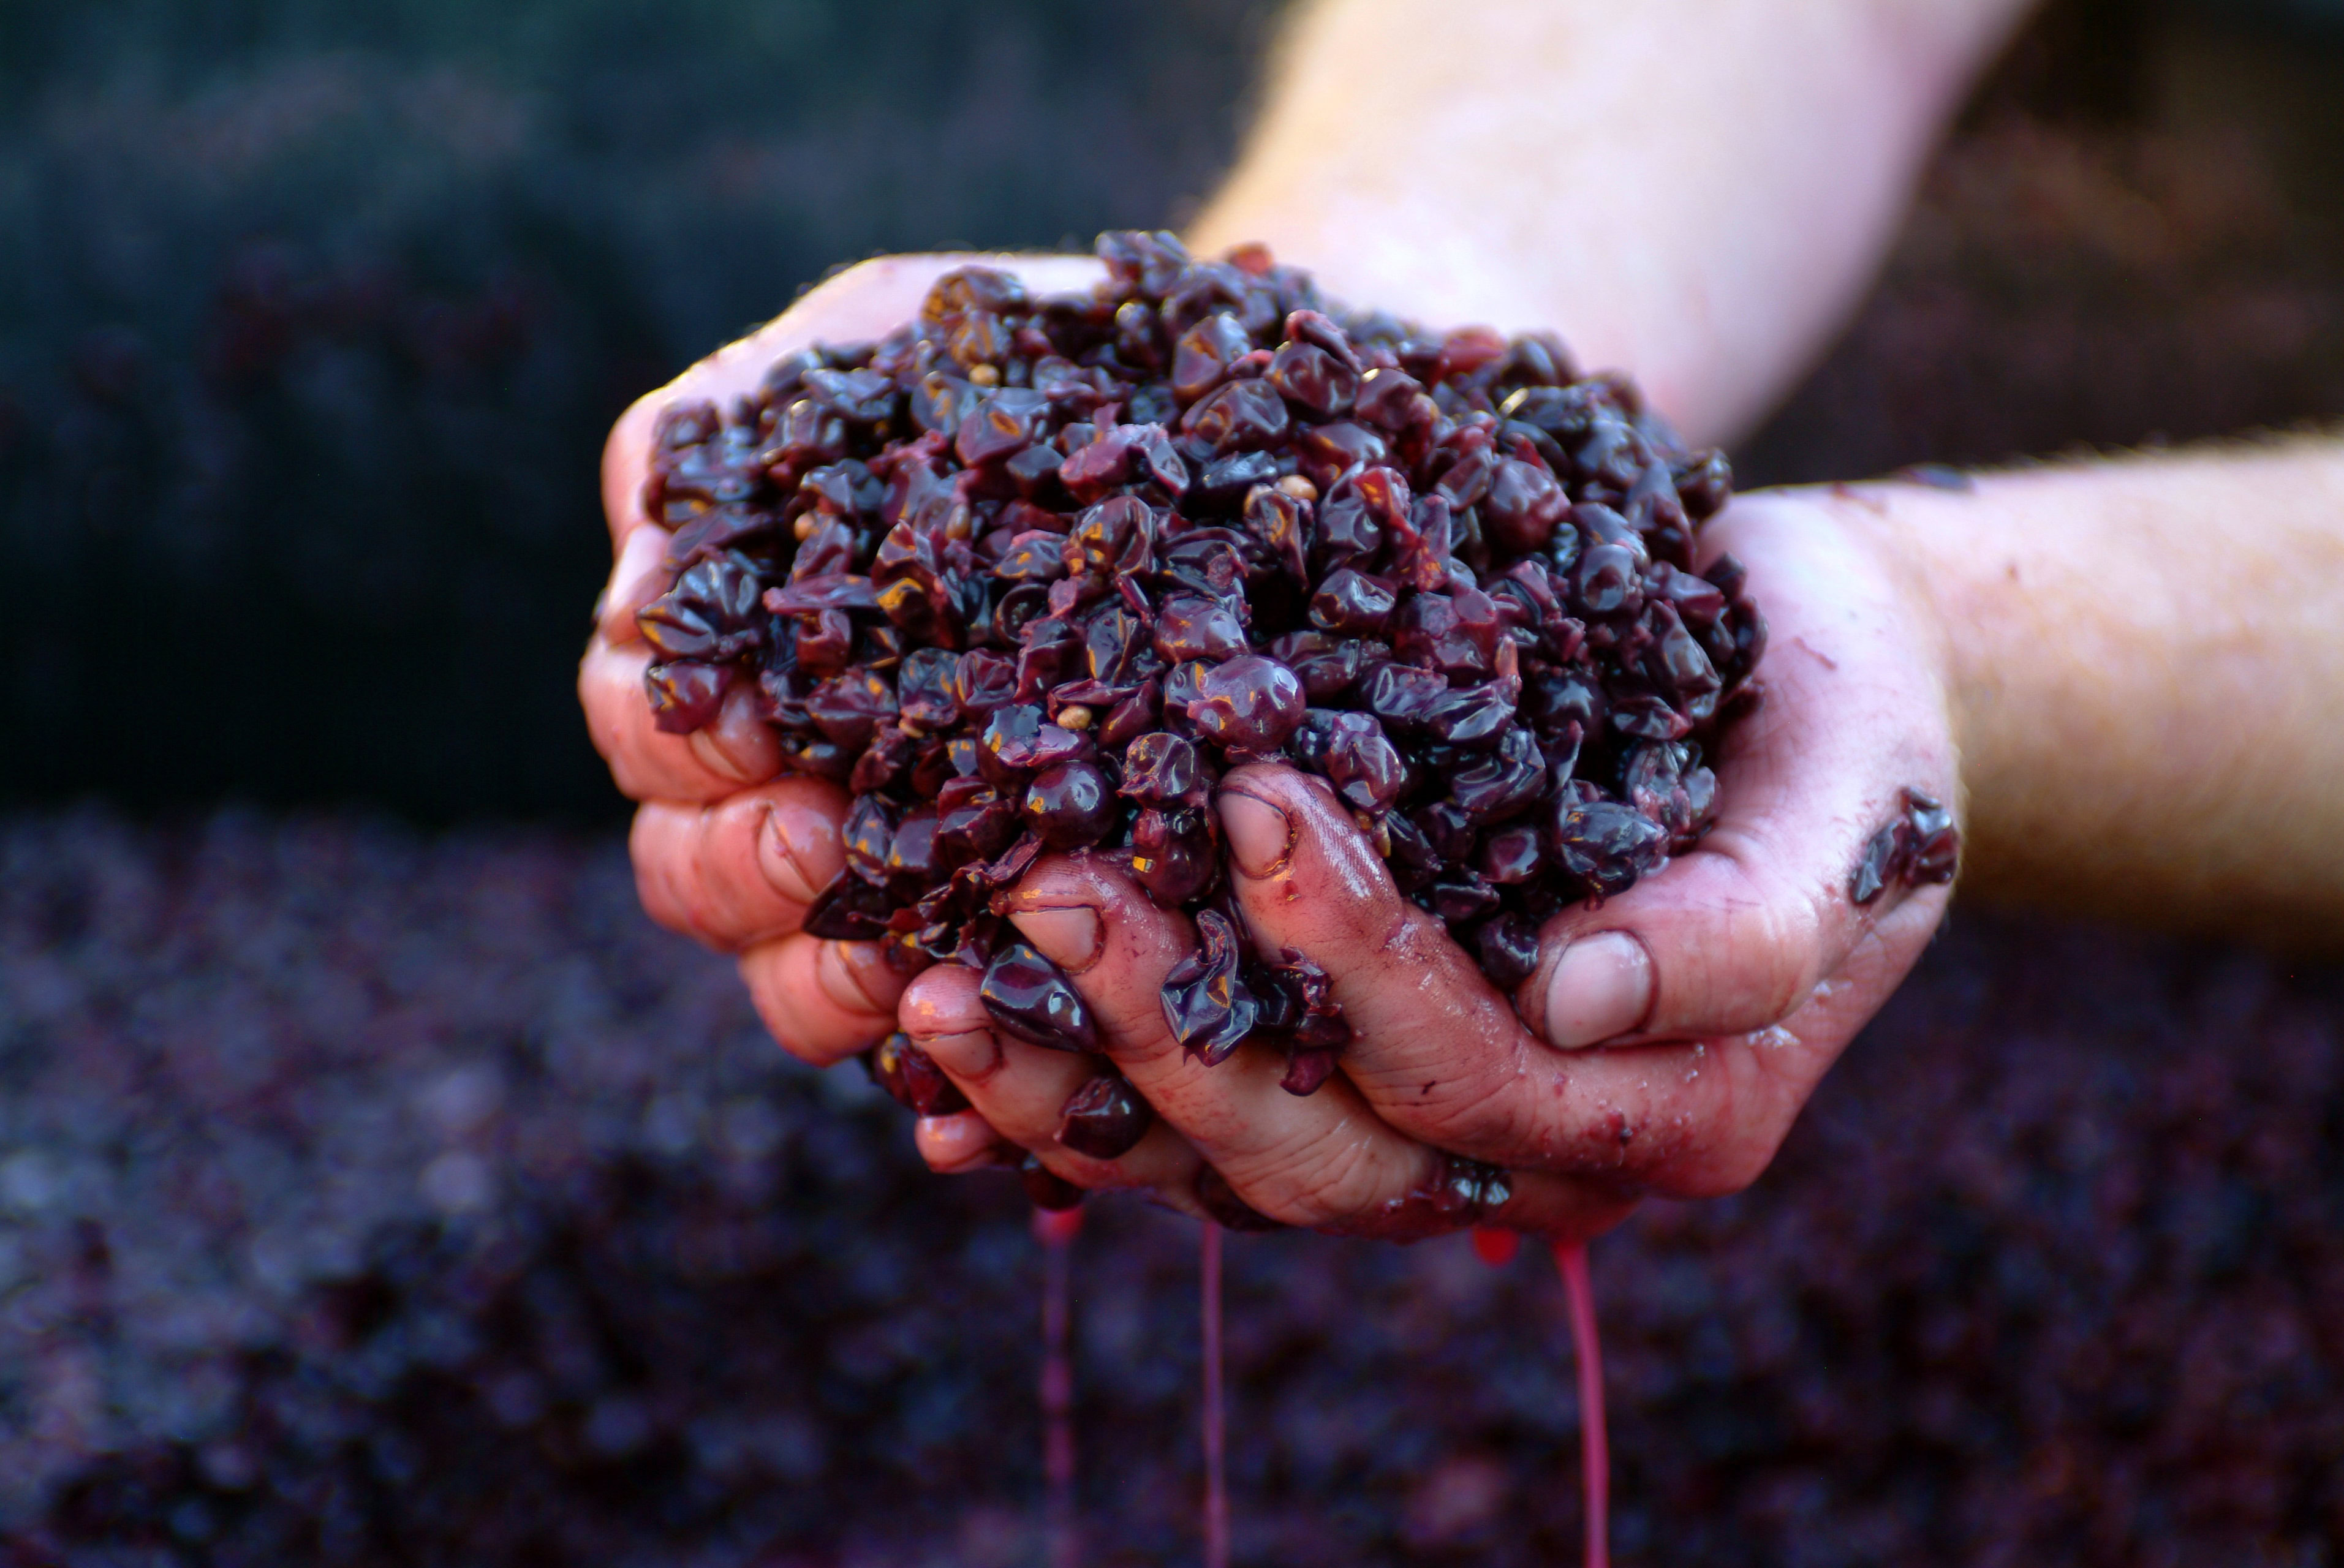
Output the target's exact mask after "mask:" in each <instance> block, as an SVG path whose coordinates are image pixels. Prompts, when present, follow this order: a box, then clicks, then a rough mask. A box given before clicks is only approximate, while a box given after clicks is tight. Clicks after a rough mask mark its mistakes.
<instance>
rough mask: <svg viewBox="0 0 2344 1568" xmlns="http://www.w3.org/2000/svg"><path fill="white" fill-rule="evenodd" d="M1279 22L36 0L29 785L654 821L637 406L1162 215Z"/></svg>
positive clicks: (21, 101) (10, 633) (1204, 163)
mask: <svg viewBox="0 0 2344 1568" xmlns="http://www.w3.org/2000/svg"><path fill="white" fill-rule="evenodd" d="M1269 9H1270V7H1269V5H1268V0H1163V3H1152V4H1148V5H1127V4H1114V5H1095V4H1084V3H1078V0H995V3H992V4H988V5H982V6H972V5H961V4H957V3H955V0H869V3H866V4H859V5H847V4H839V3H836V0H659V3H656V4H654V3H651V0H514V3H500V4H496V5H470V4H464V3H462V0H382V3H371V4H363V5H350V4H348V3H346V0H231V3H228V4H219V5H180V4H174V3H171V0H143V3H142V0H89V3H86V4H80V3H77V4H74V5H45V4H33V3H30V0H25V3H14V0H11V3H7V4H0V578H5V580H6V582H7V583H8V584H9V594H10V605H9V613H8V615H7V616H6V618H5V629H0V663H5V675H0V730H5V732H6V733H8V734H10V735H12V736H14V737H16V738H17V739H18V744H17V745H16V746H15V747H14V748H13V749H12V752H13V754H12V757H11V759H10V764H9V766H8V768H7V769H5V774H0V791H5V794H0V799H17V800H24V799H56V798H60V797H66V796H71V795H75V794H78V793H83V792H88V791H98V792H103V793H105V794H106V795H108V796H111V797H113V798H115V799H119V800H122V801H125V802H127V803H130V804H133V805H136V806H141V807H152V806H157V805H169V804H177V803H185V802H193V801H203V800H207V799H217V798H220V797H222V796H241V797H246V798H250V799H259V800H263V801H290V800H321V799H366V800H372V801H377V802H386V803H389V804H391V805H394V806H396V807H398V808H399V809H403V810H405V811H408V812H409V813H411V814H415V815H418V816H421V817H424V818H427V819H430V818H445V817H449V816H453V815H459V814H470V813H483V812H486V813H510V812H516V811H519V812H535V813H545V812H560V813H571V814H581V813H582V814H588V815H599V816H604V817H607V816H610V815H611V814H613V812H614V810H615V809H616V807H617V804H618V802H617V800H616V798H615V797H614V796H613V794H612V793H611V789H610V788H609V785H608V782H607V779H605V777H604V775H603V773H602V771H601V767H600V765H599V764H598V763H597V762H596V761H595V759H594V758H593V756H592V754H591V750H590V749H588V747H587V745H586V742H585V739H584V735H583V731H582V729H581V725H580V723H579V720H578V715H577V709H576V705H575V703H574V701H573V700H572V699H571V697H570V695H569V689H570V683H571V672H572V669H573V667H574V664H575V661H576V657H577V653H578V650H579V648H580V647H581V645H582V641H583V638H584V632H585V625H586V617H587V611H588V608H589V607H590V606H591V602H592V599H593V596H594V593H595V590H596V588H598V587H599V586H600V582H601V575H602V572H603V570H604V569H605V566H606V562H607V556H606V553H605V551H606V546H605V544H604V541H603V538H602V534H601V527H600V525H599V522H598V518H599V516H600V509H599V503H598V498H597V492H596V488H595V464H596V460H597V457H598V456H599V453H600V450H601V439H602V436H603V433H604V431H605V430H606V428H607V427H608V426H609V424H610V421H611V419H612V418H613V417H616V415H617V414H618V412H619V411H620V409H621V408H622V407H624V406H625V405H626V403H627V402H628V401H629V400H631V398H632V397H635V396H637V395H638V394H640V393H642V392H643V391H646V390H648V389H649V388H651V387H653V386H655V385H657V384H658V383H660V382H661V381H663V380H665V379H666V378H667V377H670V376H672V375H673V374H674V373H675V372H677V371H678V370H680V369H681V368H682V367H684V366H685V365H686V364H688V363H690V362H691V361H692V359H693V358H696V357H698V356H700V355H701V354H703V353H705V352H707V351H708V350H709V349H711V348H712V347H715V346H716V345H717V344H719V343H721V342H722V341H724V340H725V339H727V338H729V337H732V336H733V335H734V334H735V333H737V332H738V331H739V330H740V329H741V328H743V327H745V326H747V325H749V324H751V323H753V322H755V321H759V320H763V319H764V318H765V317H770V316H772V315H773V314H774V313H775V312H776V311H778V310H779V309H780V308H781V307H783V306H785V305H786V304H787V303H788V302H789V300H790V299H791V297H793V294H794V293H795V292H796V291H797V290H798V289H799V288H801V287H803V286H804V285H805V284H807V283H809V282H811V281H813V279H815V278H817V277H819V276H821V275H822V274H823V272H824V271H825V270H826V269H828V268H830V267H832V266H835V265H837V264H839V263H841V262H844V261H851V260H853V259H855V258H857V257H860V256H866V255H870V254H873V253H874V252H879V251H884V250H891V249H901V248H909V247H927V246H943V245H951V244H965V245H973V246H1054V245H1058V244H1061V243H1066V242H1068V241H1074V240H1086V236H1088V235H1090V234H1091V233H1093V232H1095V231H1096V229H1098V228H1100V227H1103V226H1110V225H1128V224H1152V223H1157V222H1161V221H1163V220H1165V219H1166V218H1167V216H1170V215H1171V214H1173V213H1175V212H1176V211H1177V210H1178V209H1179V208H1180V206H1181V205H1182V203H1183V202H1184V201H1185V200H1188V199H1192V198H1193V197H1194V196H1197V195H1198V194H1201V192H1202V191H1203V190H1204V189H1205V188H1206V186H1207V182H1208V180H1209V178H1210V176H1211V175H1212V173H1213V172H1214V171H1215V169H1216V168H1217V167H1218V166H1219V165H1220V164H1221V163H1222V162H1223V161H1224V160H1225V159H1226V158H1227V156H1228V150H1229V148H1230V146H1232V144H1233V141H1234V137H1235V133H1236V128H1237V125H1238V116H1237V98H1238V94H1239V92H1240V91H1241V90H1242V88H1243V85H1244V83H1245V82H1246V80H1247V73H1246V63H1247V62H1248V60H1249V59H1250V58H1251V56H1252V55H1253V54H1254V53H1255V52H1256V51H1257V49H1258V46H1259V43H1260V35H1261V34H1262V32H1263V31H1264V29H1265V28H1266V27H1267V25H1268V19H1269Z"/></svg>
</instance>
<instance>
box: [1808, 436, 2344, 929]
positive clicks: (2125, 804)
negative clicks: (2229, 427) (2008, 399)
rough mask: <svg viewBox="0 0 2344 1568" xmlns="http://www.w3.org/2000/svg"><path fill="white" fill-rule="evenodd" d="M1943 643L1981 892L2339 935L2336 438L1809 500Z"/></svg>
mask: <svg viewBox="0 0 2344 1568" xmlns="http://www.w3.org/2000/svg"><path fill="white" fill-rule="evenodd" d="M1832 504H1833V505H1834V507H1835V508H1837V509H1838V510H1840V511H1841V512H1842V513H1843V515H1844V516H1845V517H1846V518H1848V519H1849V521H1850V523H1851V526H1853V527H1854V528H1857V529H1860V530H1864V531H1869V532H1871V533H1873V534H1874V535H1875V536H1876V537H1878V538H1880V539H1881V540H1882V541H1883V543H1884V547H1885V548H1887V549H1888V550H1889V552H1890V553H1892V554H1893V555H1894V556H1895V557H1896V558H1900V559H1902V560H1904V561H1905V562H1907V563H1909V568H1908V569H1910V570H1911V571H1912V572H1913V573H1914V574H1915V584H1916V590H1917V592H1918V594H1919V596H1920V597H1922V598H1925V600H1926V602H1928V603H1929V604H1930V605H1932V606H1933V608H1934V609H1935V618H1936V620H1937V622H1938V625H1939V626H1940V627H1941V628H1942V631H1941V632H1940V633H1939V635H1941V636H1942V637H1943V638H1944V655H1943V658H1944V659H1945V668H1946V670H1947V675H1948V684H1949V689H1950V690H1951V693H1952V698H1953V701H1952V707H1953V713H1954V723H1955V735H1956V739H1957V742H1958V744H1959V746H1960V748H1961V756H1962V765H1961V766H1962V777H1963V781H1964V784H1965V788H1966V789H1967V791H1968V794H1969V811H1968V816H1969V832H1970V856H1969V863H1968V871H1967V875H1966V877H1965V886H1967V887H1968V888H1970V889H1971V890H1974V891H1975V892H1977V893H1980V894H1984V895H1986V896H1988V897H1993V898H1997V899H2005V900H2022V901H2025V902H2028V903H2034V904H2040V905H2046V906H2050V907H2053V908H2063V909H2068V910H2084V911H2088V912H2093V913H2098V914H2107V915H2116V916H2119V917H2122V918H2125V919H2128V920H2149V921H2153V922H2155V923H2157V924H2161V925H2177V926H2186V927H2191V928H2195V929H2198V930H2215V931H2224V932H2228V933H2230V934H2246V935H2252V936H2256V937H2259V938H2263V939H2266V940H2278V941H2281V942H2283V943H2285V944H2286V945H2289V946H2307V945H2316V946H2333V945H2334V944H2335V943H2336V941H2337V940H2339V938H2344V444H2339V443H2338V442H2337V441H2335V440H2333V439H2329V440H2296V441H2290V442H2287V443H2284V444H2276V443H2275V444H2272V445H2269V446H2266V447H2238V448H2232V449H2228V450H2220V449H2209V450H2204V451H2198V452H2191V453H2184V454H2179V455H2177V456H2173V457H2146V458H2137V459H2131V460H2126V461H2117V462H2099V463H2093V464H2089V465H2085V466H2077V467H2050V468H2043V469H2038V470H2034V471H2026V472H2019V473H2012V474H2002V475H1995V476H1989V477H1985V478H1982V479H1981V480H1980V481H1979V482H1978V485H1977V488H1976V490H1975V493H1974V494H1968V495H1963V494H1955V493H1947V492H1943V491H1931V490H1926V489H1920V488H1915V487H1906V486H1865V487H1860V488H1853V489H1848V490H1844V491H1843V492H1842V493H1841V495H1840V497H1839V498H1836V499H1835V500H1834V502H1833V503H1832Z"/></svg>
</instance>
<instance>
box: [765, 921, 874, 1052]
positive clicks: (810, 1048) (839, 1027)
mask: <svg viewBox="0 0 2344 1568" xmlns="http://www.w3.org/2000/svg"><path fill="white" fill-rule="evenodd" d="M741 979H742V980H743V982H745V983H746V984H747V985H748V987H749V998H750V1000H752V1001H753V1002H754V1003H755V1004H756V1007H757V1016H758V1017H759V1018H761V1019H763V1020H764V1024H765V1028H766V1030H768V1031H769V1032H770V1033H771V1034H772V1035H773V1039H774V1040H775V1041H777V1042H778V1043H779V1044H780V1046H781V1048H782V1049H783V1050H786V1051H788V1052H789V1053H790V1054H791V1055H792V1056H794V1057H796V1058H797V1059H798V1060H800V1061H804V1062H811V1063H812V1064H813V1065H814V1066H816V1067H828V1066H830V1065H831V1064H832V1063H833V1062H835V1061H842V1060H845V1059H846V1058H847V1057H850V1056H853V1055H854V1053H855V1052H857V1051H859V1050H867V1049H869V1048H870V1047H871V1046H873V1045H874V1044H876V1043H877V1042H878V1041H879V1040H883V1039H884V1038H885V1037H886V1036H887V1035H889V1034H891V1033H893V1032H894V1028H895V1004H896V1002H897V1001H898V1000H901V999H902V997H903V994H904V977H903V975H902V974H901V973H900V972H899V971H898V970H895V968H894V966H893V965H891V964H889V963H888V961H887V960H886V958H885V956H884V954H882V953H881V952H880V950H879V949H878V947H877V946H876V945H875V944H874V943H871V942H834V941H824V940H821V939H819V938H816V937H810V936H807V935H806V934H805V933H804V932H803V931H799V932H795V933H793V934H792V935H790V936H786V937H776V938H774V939H773V940H771V941H765V942H759V943H758V944H757V945H756V946H754V947H753V948H751V949H750V950H748V951H746V952H744V953H743V954H742V955H741Z"/></svg>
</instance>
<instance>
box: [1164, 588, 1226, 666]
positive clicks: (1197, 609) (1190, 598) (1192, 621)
mask: <svg viewBox="0 0 2344 1568" xmlns="http://www.w3.org/2000/svg"><path fill="white" fill-rule="evenodd" d="M1246 649H1247V643H1246V628H1245V623H1244V622H1243V621H1241V620H1239V619H1238V617H1237V614H1236V612H1235V611H1233V610H1231V609H1230V608H1229V607H1228V605H1227V604H1225V603H1223V602H1222V601H1221V600H1219V599H1208V598H1197V597H1196V596H1195V595H1193V594H1184V595H1182V596H1181V597H1179V598H1173V599H1167V600H1166V601H1165V605H1164V608H1163V611H1162V612H1161V613H1160V614H1159V615H1158V616H1157V619H1156V651H1157V652H1158V653H1160V654H1162V655H1163V656H1164V657H1165V658H1167V659H1168V660H1170V661H1171V662H1173V663H1175V664H1178V663H1181V662H1183V661H1185V660H1187V659H1192V658H1202V659H1208V660H1215V661H1217V660H1220V659H1225V658H1236V657H1237V656H1238V654H1241V653H1243V652H1245V651H1246Z"/></svg>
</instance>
